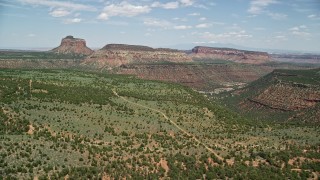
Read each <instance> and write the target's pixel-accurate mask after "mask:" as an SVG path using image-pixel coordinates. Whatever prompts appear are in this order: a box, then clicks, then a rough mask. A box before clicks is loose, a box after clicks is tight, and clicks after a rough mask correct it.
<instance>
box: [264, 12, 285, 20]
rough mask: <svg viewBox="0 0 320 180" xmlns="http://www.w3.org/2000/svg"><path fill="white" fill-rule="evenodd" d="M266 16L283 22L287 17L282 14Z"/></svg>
mask: <svg viewBox="0 0 320 180" xmlns="http://www.w3.org/2000/svg"><path fill="white" fill-rule="evenodd" d="M268 16H270V17H271V18H272V19H275V20H285V19H287V17H288V15H286V14H282V13H268Z"/></svg>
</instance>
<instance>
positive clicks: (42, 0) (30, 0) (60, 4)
mask: <svg viewBox="0 0 320 180" xmlns="http://www.w3.org/2000/svg"><path fill="white" fill-rule="evenodd" d="M18 1H19V2H22V3H25V4H30V5H34V6H48V7H51V8H67V9H72V10H77V11H80V10H83V11H96V10H97V9H96V8H95V7H93V6H90V5H84V4H79V3H72V2H65V1H52V0H18Z"/></svg>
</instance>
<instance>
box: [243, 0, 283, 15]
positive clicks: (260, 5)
mask: <svg viewBox="0 0 320 180" xmlns="http://www.w3.org/2000/svg"><path fill="white" fill-rule="evenodd" d="M276 3H278V1H277V0H253V1H251V2H250V7H249V9H248V12H249V13H251V14H261V13H262V12H264V9H265V8H266V7H268V6H269V5H271V4H276Z"/></svg>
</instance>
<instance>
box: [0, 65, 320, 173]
mask: <svg viewBox="0 0 320 180" xmlns="http://www.w3.org/2000/svg"><path fill="white" fill-rule="evenodd" d="M117 95H118V96H117ZM0 124H1V125H0V179H33V178H34V177H37V178H38V179H64V178H69V179H101V178H111V179H120V178H127V179H159V178H170V179H226V178H233V179H308V178H317V177H318V175H319V172H320V153H319V150H320V137H319V136H320V128H319V125H317V124H312V125H308V124H289V123H268V122H267V121H262V120H261V121H257V120H248V119H246V118H243V117H242V116H239V115H238V114H236V113H233V112H231V111H229V110H227V109H225V108H224V107H221V106H219V105H217V104H215V103H214V102H212V101H209V100H208V99H207V98H205V97H204V96H203V95H201V94H199V93H197V92H195V91H193V90H191V89H189V88H187V87H184V86H180V85H176V84H173V83H163V82H160V81H147V80H141V79H137V78H135V77H133V76H125V75H110V74H102V73H89V72H80V71H71V70H0Z"/></svg>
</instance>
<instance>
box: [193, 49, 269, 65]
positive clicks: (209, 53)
mask: <svg viewBox="0 0 320 180" xmlns="http://www.w3.org/2000/svg"><path fill="white" fill-rule="evenodd" d="M190 56H191V57H192V58H194V59H209V60H210V59H211V60H215V59H219V60H227V61H233V62H237V63H247V64H262V63H265V62H268V61H270V56H269V54H268V53H266V52H258V51H245V50H238V49H230V48H214V47H204V46H196V47H195V48H193V49H192V53H191V54H190Z"/></svg>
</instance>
